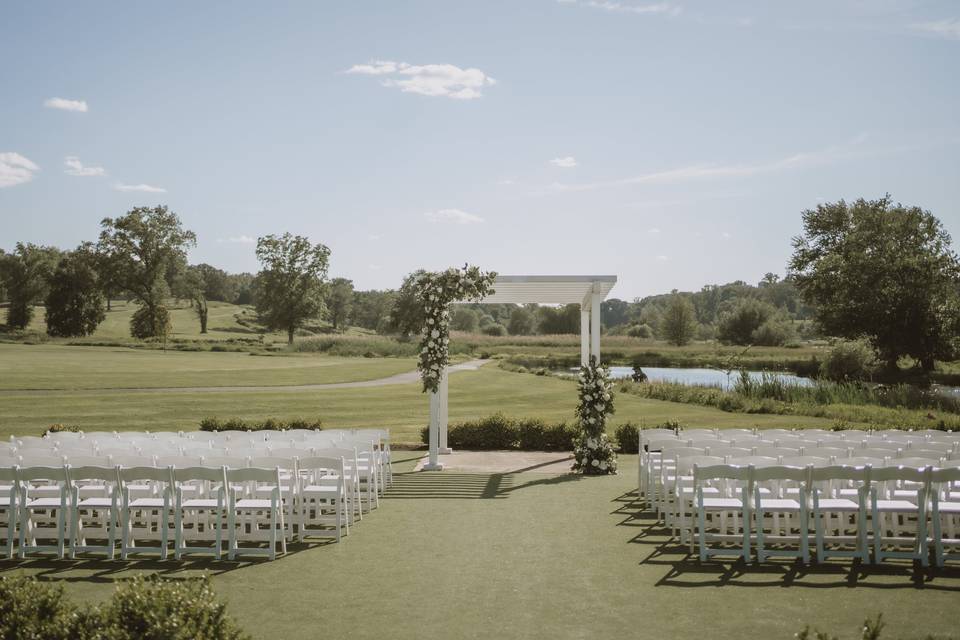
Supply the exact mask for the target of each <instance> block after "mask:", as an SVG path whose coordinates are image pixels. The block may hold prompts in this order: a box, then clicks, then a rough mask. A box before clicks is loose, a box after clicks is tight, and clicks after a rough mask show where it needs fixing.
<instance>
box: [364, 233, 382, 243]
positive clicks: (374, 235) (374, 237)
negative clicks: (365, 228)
mask: <svg viewBox="0 0 960 640" xmlns="http://www.w3.org/2000/svg"><path fill="white" fill-rule="evenodd" d="M382 237H383V235H382V234H379V233H371V234H370V235H368V236H367V240H370V241H372V242H376V241H377V240H379V239H380V238H382Z"/></svg>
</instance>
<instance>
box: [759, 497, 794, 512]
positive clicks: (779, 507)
mask: <svg viewBox="0 0 960 640" xmlns="http://www.w3.org/2000/svg"><path fill="white" fill-rule="evenodd" d="M758 509H759V510H762V511H800V503H799V502H797V501H796V500H789V499H784V498H760V504H759V505H758Z"/></svg>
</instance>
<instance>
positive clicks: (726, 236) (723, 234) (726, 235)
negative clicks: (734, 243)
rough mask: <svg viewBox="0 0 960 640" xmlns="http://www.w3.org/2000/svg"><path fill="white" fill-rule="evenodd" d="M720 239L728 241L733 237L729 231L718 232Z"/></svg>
mask: <svg viewBox="0 0 960 640" xmlns="http://www.w3.org/2000/svg"><path fill="white" fill-rule="evenodd" d="M720 237H721V238H723V239H724V240H729V239H730V238H732V237H733V236H732V235H731V234H730V232H729V231H721V232H720Z"/></svg>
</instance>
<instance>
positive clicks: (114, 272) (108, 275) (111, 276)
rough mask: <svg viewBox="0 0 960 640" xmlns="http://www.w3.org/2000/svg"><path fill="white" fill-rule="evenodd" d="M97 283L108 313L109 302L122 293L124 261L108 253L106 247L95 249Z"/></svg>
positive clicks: (98, 246)
mask: <svg viewBox="0 0 960 640" xmlns="http://www.w3.org/2000/svg"><path fill="white" fill-rule="evenodd" d="M95 255H96V269H97V282H98V283H99V284H100V289H101V290H102V291H103V296H104V297H105V298H106V299H107V311H110V301H111V300H112V299H113V298H114V297H115V296H117V295H119V294H120V292H121V291H123V268H124V266H125V262H124V260H122V259H121V258H120V257H119V256H117V255H114V254H112V253H109V251H108V248H107V246H106V245H104V246H100V245H99V244H98V245H97V247H96V249H95Z"/></svg>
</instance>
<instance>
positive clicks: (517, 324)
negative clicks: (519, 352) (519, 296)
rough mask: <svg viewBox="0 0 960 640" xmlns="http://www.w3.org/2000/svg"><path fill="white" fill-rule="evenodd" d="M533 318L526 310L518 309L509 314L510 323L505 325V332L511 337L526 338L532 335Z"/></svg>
mask: <svg viewBox="0 0 960 640" xmlns="http://www.w3.org/2000/svg"><path fill="white" fill-rule="evenodd" d="M533 329H534V317H533V314H532V313H530V312H529V311H528V310H527V309H524V308H523V307H518V308H516V309H514V310H513V313H511V314H510V322H509V323H508V324H507V331H509V332H510V335H512V336H528V335H530V334H531V333H533Z"/></svg>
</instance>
